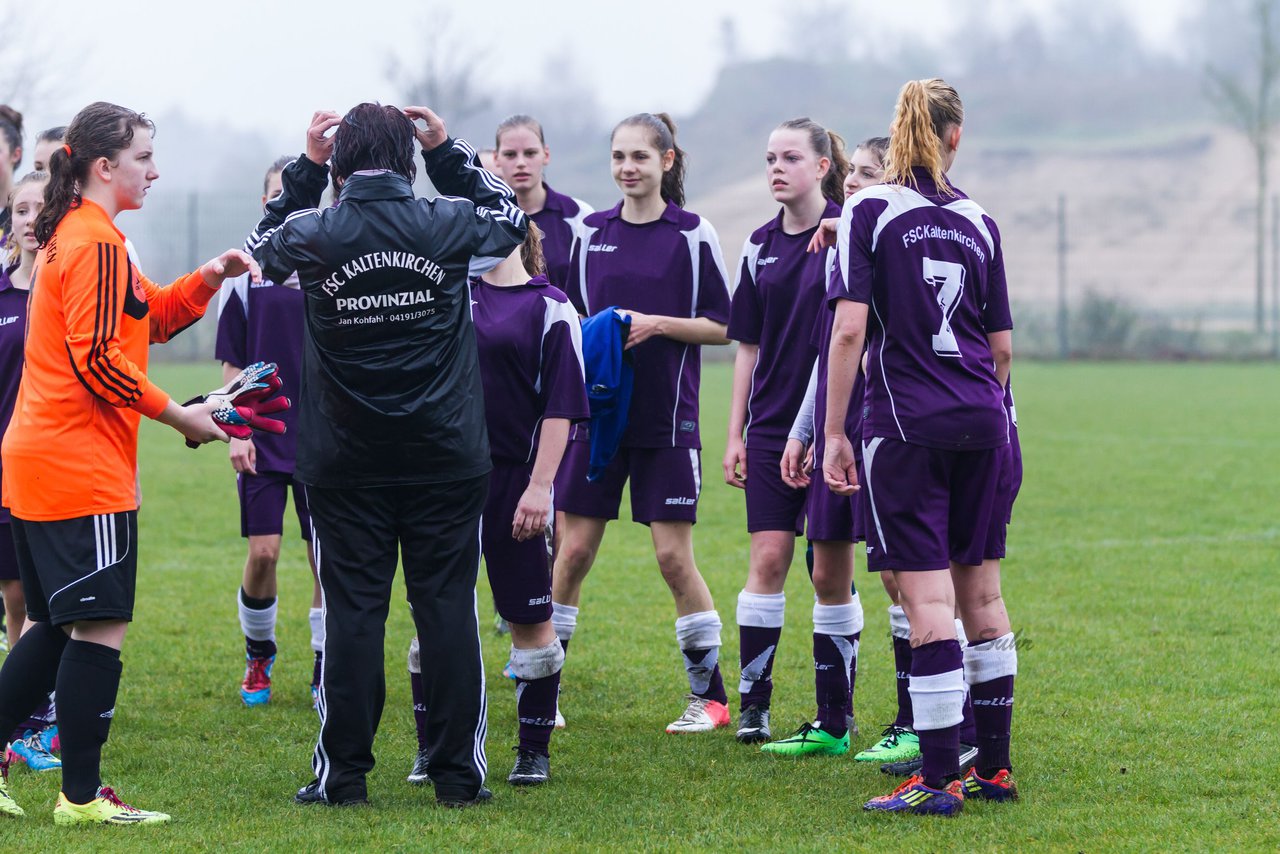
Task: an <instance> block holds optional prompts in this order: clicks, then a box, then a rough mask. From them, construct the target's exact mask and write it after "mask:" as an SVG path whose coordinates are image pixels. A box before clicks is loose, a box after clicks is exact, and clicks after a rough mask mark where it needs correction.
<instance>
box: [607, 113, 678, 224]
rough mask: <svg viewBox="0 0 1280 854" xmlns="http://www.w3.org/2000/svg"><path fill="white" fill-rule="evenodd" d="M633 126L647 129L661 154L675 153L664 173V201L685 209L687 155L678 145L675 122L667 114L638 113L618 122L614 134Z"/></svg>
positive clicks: (654, 145) (653, 143)
mask: <svg viewBox="0 0 1280 854" xmlns="http://www.w3.org/2000/svg"><path fill="white" fill-rule="evenodd" d="M631 126H634V127H642V128H645V129H647V130H648V131H649V132H650V133H651V134H652V137H651V139H650V142H651V143H652V145H653V147H654V148H656V149H658V152H659V153H660V154H666V153H667V152H668V151H673V152H675V160H674V161H672V163H671V168H670V169H668V170H667V171H666V172H663V173H662V200H663V201H664V202H674V203H675V205H676V207H681V208H682V207H684V168H685V163H684V161H685V153H684V149H682V148H680V146H678V145H676V123H675V120H673V119H672V118H671V116H669V115H667V114H666V113H656V114H655V113H636V114H635V115H634V116H628V117H627V118H625V119H623V120H622V121H620V122H618V124H617V127H615V128H614V129H613V132H614V133H615V134H616V133H617V132H618V128H621V127H631Z"/></svg>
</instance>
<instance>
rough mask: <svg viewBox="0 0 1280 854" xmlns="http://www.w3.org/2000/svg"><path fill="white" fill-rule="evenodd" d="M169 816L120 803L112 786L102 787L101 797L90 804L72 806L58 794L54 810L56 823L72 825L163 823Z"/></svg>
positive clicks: (100, 790)
mask: <svg viewBox="0 0 1280 854" xmlns="http://www.w3.org/2000/svg"><path fill="white" fill-rule="evenodd" d="M168 820H169V816H168V815H167V814H165V813H162V812H152V811H151V810H140V809H138V808H137V807H132V806H129V805H128V804H126V803H125V802H124V801H122V800H120V798H118V797H117V796H116V793H115V792H114V791H112V790H111V788H110V787H109V786H101V787H99V789H98V796H97V797H96V798H94V799H93V800H91V801H89V803H87V804H73V803H71V801H69V800H67V796H66V795H64V794H62V793H61V792H59V793H58V802H57V803H56V804H54V807H53V823H54V824H56V825H58V826H66V825H70V824H164V823H165V822H167V821H168Z"/></svg>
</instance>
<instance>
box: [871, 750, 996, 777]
mask: <svg viewBox="0 0 1280 854" xmlns="http://www.w3.org/2000/svg"><path fill="white" fill-rule="evenodd" d="M977 759H978V748H976V747H974V746H973V745H971V744H964V743H961V745H960V767H961V768H965V767H967V766H969V765H972V764H973V763H974V762H975V761H977ZM923 767H924V757H923V756H916V757H914V758H912V759H906V760H903V761H902V762H886V763H885V764H884V765H881V766H880V773H881V774H888V775H890V776H892V777H910V776H911V775H912V774H919V773H920V769H921V768H923Z"/></svg>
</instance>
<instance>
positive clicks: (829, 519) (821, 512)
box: [804, 450, 867, 543]
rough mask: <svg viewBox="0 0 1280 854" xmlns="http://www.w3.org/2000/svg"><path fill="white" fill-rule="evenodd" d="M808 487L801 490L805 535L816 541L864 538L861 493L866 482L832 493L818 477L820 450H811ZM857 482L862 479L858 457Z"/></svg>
mask: <svg viewBox="0 0 1280 854" xmlns="http://www.w3.org/2000/svg"><path fill="white" fill-rule="evenodd" d="M813 459H814V463H813V471H812V472H810V473H809V488H808V489H807V490H805V508H804V512H805V515H806V516H807V517H808V519H809V539H810V540H817V541H819V542H828V541H835V542H846V543H860V542H862V541H863V540H865V539H866V535H865V533H864V532H865V530H866V529H865V526H864V525H863V505H864V502H863V494H864V493H865V492H866V489H867V487H866V484H863V486H862V489H859V490H858V491H857V492H855V493H854V494H853V495H850V496H848V497H845V496H843V495H836V494H835V493H834V492H832V491H831V488H830V487H828V486H827V482H826V480H824V479H823V477H822V453H821V451H820V450H818V451H816V452H815V454H814V458H813ZM858 482H859V483H862V462H861V460H859V461H858Z"/></svg>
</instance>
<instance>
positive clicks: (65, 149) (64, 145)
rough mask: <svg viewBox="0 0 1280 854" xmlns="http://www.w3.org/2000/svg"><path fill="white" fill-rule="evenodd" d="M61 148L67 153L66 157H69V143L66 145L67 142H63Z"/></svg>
mask: <svg viewBox="0 0 1280 854" xmlns="http://www.w3.org/2000/svg"><path fill="white" fill-rule="evenodd" d="M62 150H63V151H65V152H66V153H67V156H68V157H70V156H71V146H69V145H67V144H65V143H64V144H63V146H62Z"/></svg>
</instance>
